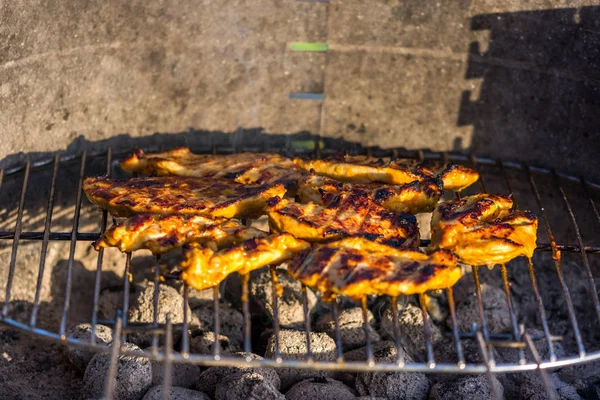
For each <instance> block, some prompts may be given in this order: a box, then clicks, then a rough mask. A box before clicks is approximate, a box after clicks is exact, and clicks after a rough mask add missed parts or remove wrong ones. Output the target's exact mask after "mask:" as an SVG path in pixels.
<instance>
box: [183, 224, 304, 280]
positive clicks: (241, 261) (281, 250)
mask: <svg viewBox="0 0 600 400" xmlns="http://www.w3.org/2000/svg"><path fill="white" fill-rule="evenodd" d="M308 248H310V244H309V243H307V242H305V241H302V240H298V239H296V238H295V237H293V236H292V235H290V234H288V233H281V234H274V235H270V236H268V237H265V238H255V239H250V240H247V241H245V242H243V243H240V244H238V245H235V246H233V247H230V248H227V249H224V250H220V251H218V252H216V253H215V252H214V251H213V250H212V249H210V248H206V247H201V246H199V245H198V244H191V245H188V248H187V249H186V253H185V260H184V261H183V262H182V263H181V267H182V269H183V272H182V273H181V278H182V279H183V280H184V281H185V282H186V283H187V284H188V285H190V286H191V287H193V288H195V289H197V290H203V289H207V288H210V287H213V286H216V285H218V284H219V283H221V282H222V281H223V279H225V278H226V277H227V275H229V274H231V273H232V272H236V271H237V272H239V273H240V274H247V273H249V272H250V271H253V270H255V269H258V268H261V267H264V266H266V265H272V264H278V263H280V262H282V261H285V260H288V259H290V258H291V257H292V256H294V255H295V254H297V253H299V252H301V251H304V250H307V249H308Z"/></svg>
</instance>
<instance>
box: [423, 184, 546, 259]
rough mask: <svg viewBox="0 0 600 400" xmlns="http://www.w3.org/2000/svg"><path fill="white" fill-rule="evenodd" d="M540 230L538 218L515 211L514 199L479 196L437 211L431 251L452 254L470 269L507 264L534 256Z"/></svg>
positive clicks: (450, 203) (451, 203)
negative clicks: (436, 249) (470, 266)
mask: <svg viewBox="0 0 600 400" xmlns="http://www.w3.org/2000/svg"><path fill="white" fill-rule="evenodd" d="M537 226H538V220H537V217H536V216H535V214H533V213H532V212H529V211H517V210H514V209H513V201H512V200H511V198H510V197H506V196H501V195H493V194H478V195H474V196H469V197H464V198H462V199H460V200H450V201H446V202H444V203H440V204H439V205H438V206H437V207H436V209H435V211H434V212H433V217H432V220H431V244H430V248H431V249H435V248H445V249H448V250H451V251H453V252H454V253H456V255H457V256H458V257H459V259H460V260H461V261H462V262H464V263H466V264H470V265H488V266H493V265H495V264H503V263H506V262H508V261H510V260H512V259H513V258H515V257H518V256H525V257H532V256H533V252H534V250H535V247H536V239H537Z"/></svg>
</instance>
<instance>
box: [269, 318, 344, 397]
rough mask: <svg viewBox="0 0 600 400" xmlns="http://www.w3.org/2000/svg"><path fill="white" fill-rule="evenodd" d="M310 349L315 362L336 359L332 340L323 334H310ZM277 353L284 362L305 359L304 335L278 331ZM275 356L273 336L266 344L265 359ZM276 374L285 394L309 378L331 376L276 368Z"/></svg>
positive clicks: (327, 373)
mask: <svg viewBox="0 0 600 400" xmlns="http://www.w3.org/2000/svg"><path fill="white" fill-rule="evenodd" d="M310 349H311V352H312V355H313V359H314V360H315V361H334V360H335V359H336V346H335V342H334V341H333V339H332V338H330V337H329V335H327V334H326V333H323V332H311V333H310ZM279 351H280V353H281V357H282V358H283V359H284V360H305V359H306V351H307V348H306V333H305V332H304V331H294V330H290V329H282V330H281V331H279ZM274 355H275V336H274V335H273V336H271V337H270V338H269V340H268V342H267V350H266V352H265V358H273V357H274ZM277 374H278V375H279V378H280V379H281V391H282V392H283V393H285V392H286V391H287V390H288V389H289V388H291V387H292V386H293V385H294V384H296V383H298V382H301V381H303V380H305V379H310V378H319V377H321V378H323V377H328V376H331V375H332V373H331V372H325V371H309V370H302V369H294V368H277Z"/></svg>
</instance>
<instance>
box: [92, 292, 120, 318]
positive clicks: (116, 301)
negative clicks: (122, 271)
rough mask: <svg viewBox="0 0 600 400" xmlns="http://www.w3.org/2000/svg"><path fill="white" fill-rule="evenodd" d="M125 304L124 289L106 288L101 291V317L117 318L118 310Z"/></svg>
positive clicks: (99, 307) (99, 312)
mask: <svg viewBox="0 0 600 400" xmlns="http://www.w3.org/2000/svg"><path fill="white" fill-rule="evenodd" d="M122 306H123V290H122V288H119V289H118V290H116V289H114V288H106V289H104V290H102V291H101V292H100V297H99V298H98V315H99V316H100V318H103V319H107V320H112V319H114V318H115V312H116V310H119V309H121V308H122Z"/></svg>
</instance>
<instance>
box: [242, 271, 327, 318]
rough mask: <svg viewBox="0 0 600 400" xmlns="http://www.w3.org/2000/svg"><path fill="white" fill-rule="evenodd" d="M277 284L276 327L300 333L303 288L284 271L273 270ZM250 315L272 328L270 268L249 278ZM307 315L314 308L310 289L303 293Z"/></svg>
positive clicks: (314, 299) (314, 297)
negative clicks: (277, 319)
mask: <svg viewBox="0 0 600 400" xmlns="http://www.w3.org/2000/svg"><path fill="white" fill-rule="evenodd" d="M276 272H277V279H278V283H277V285H276V289H277V308H278V312H279V325H280V326H281V327H282V328H295V329H300V328H302V327H303V326H304V311H303V299H302V284H301V283H300V282H298V281H297V280H295V279H293V278H292V277H291V276H290V275H289V274H288V272H287V270H286V269H285V268H283V267H278V268H277V269H276ZM250 282H251V283H250V311H251V312H252V314H253V315H259V316H263V317H265V319H266V321H265V322H266V324H272V321H273V319H274V317H275V314H274V303H273V281H272V279H271V270H270V268H262V269H260V270H258V271H255V272H254V273H253V274H252V275H251V281H250ZM306 298H307V305H308V310H309V312H310V311H311V310H312V309H313V307H314V306H315V305H316V304H317V300H318V299H317V296H316V295H315V294H314V292H313V291H312V290H311V289H308V288H307V290H306Z"/></svg>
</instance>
